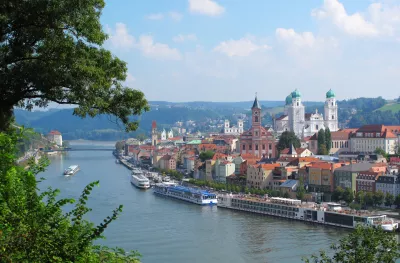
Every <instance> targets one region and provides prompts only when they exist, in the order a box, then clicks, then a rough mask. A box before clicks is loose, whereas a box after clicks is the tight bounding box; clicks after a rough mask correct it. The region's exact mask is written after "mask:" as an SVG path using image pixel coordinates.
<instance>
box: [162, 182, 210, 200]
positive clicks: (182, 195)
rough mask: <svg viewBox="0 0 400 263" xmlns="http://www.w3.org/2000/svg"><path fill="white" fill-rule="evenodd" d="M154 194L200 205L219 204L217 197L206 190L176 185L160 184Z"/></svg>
mask: <svg viewBox="0 0 400 263" xmlns="http://www.w3.org/2000/svg"><path fill="white" fill-rule="evenodd" d="M154 193H155V194H158V195H163V196H168V197H172V198H176V199H180V200H183V201H187V202H191V203H194V204H198V205H214V204H217V202H218V200H217V195H216V194H214V193H211V192H208V191H205V190H198V189H194V188H190V187H185V186H180V185H176V184H174V183H166V182H164V183H158V184H155V186H154Z"/></svg>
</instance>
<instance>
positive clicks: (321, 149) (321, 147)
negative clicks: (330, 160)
mask: <svg viewBox="0 0 400 263" xmlns="http://www.w3.org/2000/svg"><path fill="white" fill-rule="evenodd" d="M327 150H328V149H327V148H326V140H325V131H324V130H323V129H320V130H319V131H318V154H321V155H326V154H328V153H327Z"/></svg>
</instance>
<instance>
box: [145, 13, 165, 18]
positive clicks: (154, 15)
mask: <svg viewBox="0 0 400 263" xmlns="http://www.w3.org/2000/svg"><path fill="white" fill-rule="evenodd" d="M146 18H147V19H149V20H161V19H163V18H164V14H161V13H157V14H150V15H148V16H146Z"/></svg>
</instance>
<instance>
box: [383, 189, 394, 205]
mask: <svg viewBox="0 0 400 263" xmlns="http://www.w3.org/2000/svg"><path fill="white" fill-rule="evenodd" d="M393 204H394V195H392V194H391V193H389V192H386V194H385V206H392V205H393Z"/></svg>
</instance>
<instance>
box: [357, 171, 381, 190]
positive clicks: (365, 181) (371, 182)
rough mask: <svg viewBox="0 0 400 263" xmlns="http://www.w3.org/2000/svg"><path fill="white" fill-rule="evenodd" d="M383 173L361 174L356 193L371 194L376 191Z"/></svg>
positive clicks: (367, 172) (358, 177)
mask: <svg viewBox="0 0 400 263" xmlns="http://www.w3.org/2000/svg"><path fill="white" fill-rule="evenodd" d="M381 174H382V173H377V172H370V171H366V172H360V173H359V174H358V175H357V179H356V191H357V192H360V191H363V192H371V193H375V191H376V180H377V179H378V177H379V176H380V175H381Z"/></svg>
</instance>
